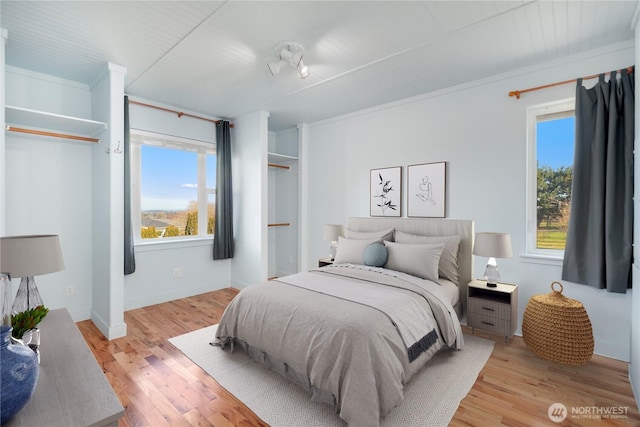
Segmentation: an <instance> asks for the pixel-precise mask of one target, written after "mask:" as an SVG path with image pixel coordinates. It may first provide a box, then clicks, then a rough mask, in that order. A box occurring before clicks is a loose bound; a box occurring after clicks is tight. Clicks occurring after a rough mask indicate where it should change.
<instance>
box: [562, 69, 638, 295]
mask: <svg viewBox="0 0 640 427" xmlns="http://www.w3.org/2000/svg"><path fill="white" fill-rule="evenodd" d="M617 74H618V73H616V72H615V71H613V72H611V73H610V78H609V81H605V76H604V74H602V75H600V78H599V81H598V83H597V84H596V85H595V86H594V87H593V88H591V89H586V88H585V87H583V86H582V79H578V83H577V87H576V110H575V111H576V141H575V155H574V156H575V157H574V164H573V168H574V170H573V187H572V200H571V217H570V219H569V229H568V232H567V244H566V247H565V251H564V262H563V268H562V279H564V280H568V281H571V282H576V283H582V284H586V285H589V286H593V287H596V288H600V289H606V290H607V291H609V292H617V293H626V291H627V289H628V288H630V287H631V261H632V243H633V241H632V240H633V238H632V236H633V144H634V142H633V140H634V74H635V70H634V71H632V72H628V71H627V70H622V72H621V76H620V78H618V76H617Z"/></svg>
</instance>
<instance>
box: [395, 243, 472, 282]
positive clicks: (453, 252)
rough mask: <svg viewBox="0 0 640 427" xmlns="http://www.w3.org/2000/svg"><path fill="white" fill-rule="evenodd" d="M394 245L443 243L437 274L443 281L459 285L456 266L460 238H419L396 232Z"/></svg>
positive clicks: (458, 272)
mask: <svg viewBox="0 0 640 427" xmlns="http://www.w3.org/2000/svg"><path fill="white" fill-rule="evenodd" d="M396 243H409V244H416V243H418V244H434V243H444V249H443V250H442V255H441V256H440V263H439V264H438V274H439V275H440V277H442V278H444V279H449V280H451V281H452V282H453V283H455V284H456V285H459V284H460V267H459V265H458V249H459V247H460V236H456V235H453V236H419V235H417V234H409V233H403V232H402V231H396Z"/></svg>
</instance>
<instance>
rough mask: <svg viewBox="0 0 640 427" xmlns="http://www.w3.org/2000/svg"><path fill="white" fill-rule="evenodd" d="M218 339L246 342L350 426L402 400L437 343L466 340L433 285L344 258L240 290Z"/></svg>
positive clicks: (375, 419)
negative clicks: (332, 407)
mask: <svg viewBox="0 0 640 427" xmlns="http://www.w3.org/2000/svg"><path fill="white" fill-rule="evenodd" d="M286 282H290V283H286ZM323 284H325V285H326V286H325V287H323ZM350 284H352V286H349V285H350ZM341 288H345V289H344V292H342V291H341V290H340V289H341ZM350 288H352V289H350ZM390 293H394V294H395V295H393V296H391V294H390ZM359 294H366V296H365V297H364V298H363V297H362V295H359ZM403 301H404V303H403ZM418 306H419V308H416V307H418ZM407 307H411V309H409V310H406V308H407ZM431 331H435V337H434V338H435V340H431V339H429V340H428V341H429V342H428V345H421V346H419V347H420V350H419V351H418V352H417V354H414V356H413V357H411V360H412V361H410V357H409V354H410V351H409V350H410V348H411V347H412V346H413V344H415V342H417V341H420V340H421V339H422V338H423V337H424V336H427V335H429V333H430V332H431ZM432 335H433V334H432ZM216 338H217V340H218V342H219V343H221V344H222V346H223V348H224V347H227V346H229V347H232V348H233V347H234V345H241V346H243V347H244V348H245V349H247V350H248V352H249V354H251V355H252V356H253V357H254V358H255V359H260V361H261V362H263V363H265V364H267V365H268V366H270V367H272V368H273V369H275V370H277V371H280V372H281V373H283V374H284V375H286V376H288V377H289V378H291V379H294V380H295V381H296V382H298V383H299V384H300V385H302V386H303V387H304V388H305V389H307V390H309V391H311V392H312V394H313V396H312V398H313V399H314V400H320V401H325V402H328V403H333V404H335V405H336V408H337V411H338V412H339V415H340V417H341V418H342V419H344V420H345V421H346V422H347V423H348V424H349V426H379V424H380V419H381V417H384V416H385V415H387V414H388V413H389V411H390V410H391V409H393V408H394V407H395V406H397V405H399V404H400V403H401V402H402V400H403V389H404V384H406V382H407V381H409V379H410V378H411V377H412V376H413V375H414V374H415V373H416V372H417V371H418V370H419V369H420V368H421V367H422V366H423V365H424V364H425V363H426V362H427V361H428V360H429V359H430V358H431V357H432V356H433V355H434V354H435V353H436V352H437V351H438V350H440V349H441V348H442V347H453V348H458V349H460V348H462V345H463V341H462V331H461V328H460V323H459V321H458V318H457V316H456V314H455V311H454V309H453V307H451V305H450V304H449V302H448V301H447V300H446V298H445V297H444V296H443V295H442V294H441V292H440V290H439V285H437V284H435V283H433V282H429V281H426V280H422V279H418V278H415V277H413V276H409V275H406V274H403V273H397V272H393V271H390V270H385V269H380V268H368V267H362V266H350V265H340V266H333V267H323V268H322V269H317V270H312V271H310V272H307V273H299V274H296V275H293V276H287V277H285V278H282V279H279V280H277V281H269V282H266V283H263V284H259V285H254V286H250V287H248V288H246V289H244V290H242V291H241V292H240V293H239V294H238V295H237V296H236V297H235V298H234V299H233V301H232V302H231V303H230V304H229V306H228V307H227V309H226V310H225V312H224V314H223V316H222V319H221V320H220V325H219V327H218V330H217V333H216ZM423 344H424V342H423ZM414 350H415V346H414ZM414 353H415V352H414Z"/></svg>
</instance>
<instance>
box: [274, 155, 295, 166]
mask: <svg viewBox="0 0 640 427" xmlns="http://www.w3.org/2000/svg"><path fill="white" fill-rule="evenodd" d="M267 156H268V157H269V163H277V164H281V165H286V164H289V163H294V162H297V161H298V158H297V157H294V156H288V155H286V154H278V153H267Z"/></svg>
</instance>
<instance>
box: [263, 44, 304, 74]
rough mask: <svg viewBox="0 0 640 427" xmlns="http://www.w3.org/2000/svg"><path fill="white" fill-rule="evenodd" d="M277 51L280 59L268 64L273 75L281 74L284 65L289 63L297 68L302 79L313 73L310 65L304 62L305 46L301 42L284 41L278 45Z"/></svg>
mask: <svg viewBox="0 0 640 427" xmlns="http://www.w3.org/2000/svg"><path fill="white" fill-rule="evenodd" d="M275 51H276V56H277V57H278V58H279V59H278V60H277V61H272V62H269V63H268V64H267V66H268V67H269V71H271V74H272V75H274V76H275V75H277V74H279V73H280V71H282V67H284V66H285V65H287V64H288V65H291V66H292V67H293V68H295V70H296V72H297V73H298V77H300V78H301V79H304V78H307V77H309V74H311V73H310V71H309V67H308V66H306V65H305V64H304V62H302V56H303V54H304V48H303V47H302V46H301V45H300V44H299V43H295V42H283V43H280V44H278V45H277V46H276V48H275Z"/></svg>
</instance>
